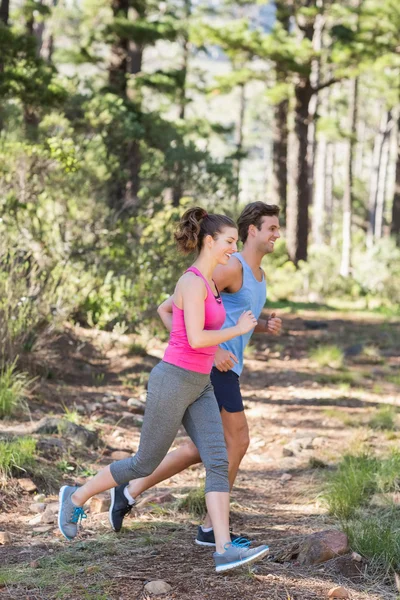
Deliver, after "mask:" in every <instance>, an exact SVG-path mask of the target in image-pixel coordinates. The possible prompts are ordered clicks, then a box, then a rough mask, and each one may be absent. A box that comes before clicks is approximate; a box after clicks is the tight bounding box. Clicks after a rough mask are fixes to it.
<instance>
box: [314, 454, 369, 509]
mask: <svg viewBox="0 0 400 600" xmlns="http://www.w3.org/2000/svg"><path fill="white" fill-rule="evenodd" d="M375 472H376V459H375V458H372V457H370V456H368V455H360V456H351V455H347V456H345V457H344V459H343V461H342V462H341V463H340V465H339V468H338V470H337V471H336V472H335V473H334V474H333V475H331V477H330V478H329V482H328V486H327V490H326V495H325V499H326V502H327V505H328V510H329V513H330V514H331V515H334V516H336V517H338V518H339V519H341V520H346V519H349V518H350V517H351V516H352V515H353V514H354V513H355V512H356V510H357V508H359V507H360V506H364V505H365V504H366V503H367V502H368V500H369V498H370V497H371V496H372V495H373V493H374V491H375V489H376V485H375V481H374V480H375Z"/></svg>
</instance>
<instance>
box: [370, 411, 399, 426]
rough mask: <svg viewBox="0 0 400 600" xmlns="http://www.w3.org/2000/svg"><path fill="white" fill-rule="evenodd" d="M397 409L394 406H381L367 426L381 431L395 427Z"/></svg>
mask: <svg viewBox="0 0 400 600" xmlns="http://www.w3.org/2000/svg"><path fill="white" fill-rule="evenodd" d="M396 419H397V410H396V408H395V407H394V406H390V405H389V406H381V407H380V408H378V410H377V411H376V412H375V414H374V415H373V417H372V418H371V419H370V420H369V423H368V425H369V427H371V428H372V429H377V430H381V431H394V430H395V429H396Z"/></svg>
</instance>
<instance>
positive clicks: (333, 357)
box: [310, 345, 344, 369]
mask: <svg viewBox="0 0 400 600" xmlns="http://www.w3.org/2000/svg"><path fill="white" fill-rule="evenodd" d="M343 358H344V356H343V352H342V350H341V349H340V348H339V347H338V346H333V345H328V346H319V347H318V348H316V349H315V350H312V351H311V352H310V359H311V360H312V361H313V362H315V363H317V364H318V365H319V366H320V367H330V368H331V369H340V368H341V367H342V366H343Z"/></svg>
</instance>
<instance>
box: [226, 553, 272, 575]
mask: <svg viewBox="0 0 400 600" xmlns="http://www.w3.org/2000/svg"><path fill="white" fill-rule="evenodd" d="M268 553H269V548H265V550H262V551H261V552H259V553H258V554H253V556H249V557H248V558H245V559H244V560H237V561H235V562H233V563H227V564H226V565H218V567H215V570H216V572H217V573H221V571H229V570H230V569H236V568H237V567H240V566H241V565H246V564H249V563H251V562H254V561H256V560H259V559H261V558H263V557H264V556H265V555H266V554H268Z"/></svg>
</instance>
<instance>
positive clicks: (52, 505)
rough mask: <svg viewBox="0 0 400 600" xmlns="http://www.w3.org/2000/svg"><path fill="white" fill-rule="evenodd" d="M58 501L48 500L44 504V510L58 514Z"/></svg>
mask: <svg viewBox="0 0 400 600" xmlns="http://www.w3.org/2000/svg"><path fill="white" fill-rule="evenodd" d="M58 508H59V504H58V502H49V503H48V504H46V512H48V513H51V514H52V515H58Z"/></svg>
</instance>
